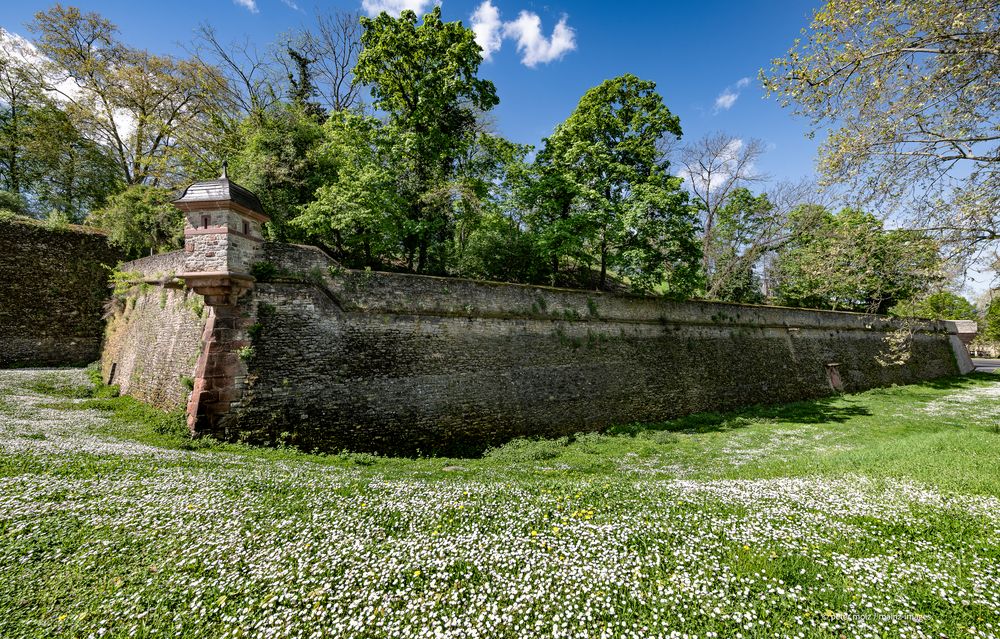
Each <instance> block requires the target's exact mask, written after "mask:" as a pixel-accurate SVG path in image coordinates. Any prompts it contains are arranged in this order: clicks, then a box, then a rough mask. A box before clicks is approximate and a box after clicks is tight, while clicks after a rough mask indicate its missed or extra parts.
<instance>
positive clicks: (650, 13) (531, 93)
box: [0, 0, 819, 179]
mask: <svg viewBox="0 0 1000 639" xmlns="http://www.w3.org/2000/svg"><path fill="white" fill-rule="evenodd" d="M307 2H308V0H294V1H293V0H172V1H171V2H167V3H159V2H157V3H153V2H149V3H146V2H136V1H135V0H132V1H124V0H78V1H77V2H68V3H66V4H72V5H74V6H77V7H79V8H81V9H82V10H84V11H96V12H98V13H101V14H102V15H104V16H105V17H107V18H109V19H111V20H112V21H113V22H115V23H116V24H117V25H118V26H119V28H120V29H121V34H122V38H123V39H124V40H125V41H126V42H128V43H129V44H131V45H133V46H140V47H145V48H148V49H150V50H152V51H155V52H157V53H176V54H181V53H183V50H182V48H181V47H182V45H183V44H184V43H187V42H190V40H191V39H192V37H193V32H194V29H195V28H196V27H197V26H198V25H199V24H200V23H208V24H211V25H213V26H214V27H215V28H216V29H217V30H218V32H219V35H220V36H221V39H222V40H223V41H228V40H231V39H241V38H243V37H249V38H250V39H252V40H253V41H254V42H256V43H257V44H259V45H261V46H262V47H263V46H265V45H267V44H268V43H271V42H273V41H274V40H275V39H276V37H277V36H278V35H279V34H280V33H282V32H284V31H287V30H289V29H292V28H294V27H296V26H298V25H301V24H303V23H305V24H309V23H311V16H312V14H313V13H314V11H315V10H316V9H320V10H327V9H338V8H339V9H351V10H360V11H364V10H365V7H364V6H363V4H364V3H367V5H368V8H369V9H372V8H375V7H376V6H377V5H393V4H395V5H397V6H399V5H405V4H410V5H421V4H423V6H425V7H427V6H431V5H430V2H428V1H427V0H424V2H421V0H341V1H338V2H321V3H317V4H307ZM490 2H491V5H490V6H491V7H492V8H493V9H495V11H494V12H492V13H490V12H486V13H484V14H481V15H486V16H490V15H492V16H493V17H494V18H495V19H496V20H495V22H496V24H497V26H498V27H499V30H498V31H496V33H497V35H498V36H499V37H500V49H499V50H497V51H494V52H492V55H491V56H490V59H489V60H488V61H486V62H484V64H483V65H482V67H481V69H480V75H481V76H482V77H485V78H488V79H490V80H492V81H493V82H494V83H495V84H496V86H497V91H498V93H499V95H500V106H499V107H497V109H496V110H495V123H496V126H497V128H498V129H499V131H500V132H501V133H502V134H504V135H506V136H507V137H509V138H511V139H513V140H515V141H518V142H527V143H532V144H537V143H538V142H539V141H540V140H541V138H542V137H544V136H545V135H547V134H549V133H550V132H551V131H552V128H553V127H554V126H555V125H556V124H557V123H559V122H561V121H562V120H564V119H565V118H566V117H567V116H568V115H569V114H570V112H571V111H572V110H573V108H574V106H575V105H576V103H577V101H578V100H579V99H580V96H581V95H582V94H583V93H584V92H585V91H586V90H587V89H588V88H590V87H592V86H595V85H597V84H598V83H600V82H601V81H603V80H605V79H607V78H611V77H614V76H616V75H620V74H622V73H626V72H628V73H634V74H636V75H638V76H639V77H641V78H643V79H649V80H653V81H655V82H656V83H657V86H658V89H659V91H660V93H661V94H662V95H663V97H664V100H665V102H666V104H667V106H668V107H669V108H670V109H671V111H673V112H674V113H675V114H677V115H679V116H680V118H681V126H682V127H683V129H684V140H689V141H693V140H695V139H697V138H699V137H701V136H702V135H704V134H706V133H709V132H713V131H724V132H726V133H730V134H733V135H736V136H739V137H741V138H752V137H756V138H761V139H762V140H764V141H765V142H766V143H767V145H768V149H769V150H768V152H767V154H766V155H765V157H764V158H763V159H762V160H761V162H760V163H759V165H758V166H759V168H760V170H762V171H764V172H766V173H769V174H770V175H772V176H773V177H775V178H791V179H795V178H799V177H802V176H807V175H811V174H812V172H813V167H814V162H815V155H816V147H817V144H818V140H815V141H814V140H809V139H808V138H807V137H806V133H807V132H808V125H807V123H806V122H804V121H802V120H801V119H798V118H794V117H793V116H792V115H791V113H790V112H789V111H788V110H786V109H782V108H781V107H780V106H779V105H778V104H777V102H776V101H775V100H773V99H770V100H768V99H764V98H763V92H762V90H761V88H760V84H759V82H758V81H757V73H758V70H759V69H760V68H762V67H768V66H769V63H770V60H771V59H772V58H774V57H776V56H779V55H782V54H783V53H784V52H785V51H787V49H788V47H789V46H790V45H791V44H792V41H793V40H794V38H796V37H797V36H798V35H799V32H800V30H801V29H802V28H803V27H805V26H807V24H808V22H809V18H810V16H811V14H812V11H813V9H814V8H815V7H817V6H818V5H819V1H818V0H811V1H810V0H771V1H756V2H752V1H746V2H735V1H730V2H697V1H696V2H690V1H687V2H671V1H661V2H656V1H648V2H619V3H609V2H606V1H602V2H596V1H581V0H572V1H570V0H551V1H549V2H533V1H532V0H490ZM52 4H53V3H52V2H38V1H24V0H21V1H19V2H4V3H2V4H0V26H2V27H3V28H5V29H7V30H8V31H12V32H15V33H19V34H22V35H25V36H28V35H29V34H28V32H27V29H26V28H25V23H27V22H28V21H30V20H31V17H32V15H33V14H34V13H35V12H36V11H39V10H43V9H47V8H49V7H50V6H52ZM482 4H483V0H444V1H443V3H442V13H443V15H444V17H445V19H447V20H462V21H463V22H465V24H466V25H471V23H472V20H471V17H472V15H473V13H475V12H476V11H477V9H479V8H480V7H481V6H482ZM296 7H299V8H296ZM522 12H527V15H522ZM535 16H537V18H536V17H535ZM480 22H482V21H480ZM560 22H562V24H563V27H561V29H560V31H559V33H558V35H557V37H556V39H555V40H552V38H553V31H554V30H555V29H556V27H557V25H558V24H559V23H560ZM535 24H537V25H538V26H537V28H534V30H533V27H534V25H535ZM484 29H485V27H484ZM504 33H506V37H503V34H504ZM519 38H520V42H521V43H522V44H524V45H525V46H526V47H529V49H523V48H522V49H521V50H519V49H518V44H519ZM570 45H571V46H570ZM547 57H553V59H551V60H547V59H546V58H547ZM525 62H528V63H529V64H532V63H533V66H529V65H528V64H525ZM744 78H748V79H749V80H748V81H744V82H742V83H741V82H740V81H741V80H742V79H744ZM743 85H745V86H743ZM723 94H728V96H729V97H728V98H723V99H722V100H721V101H720V104H721V105H723V106H725V105H727V104H728V108H722V106H718V107H717V106H716V103H717V100H719V98H720V96H723ZM733 96H736V97H735V99H734V98H733Z"/></svg>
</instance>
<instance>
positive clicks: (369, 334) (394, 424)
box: [216, 245, 959, 453]
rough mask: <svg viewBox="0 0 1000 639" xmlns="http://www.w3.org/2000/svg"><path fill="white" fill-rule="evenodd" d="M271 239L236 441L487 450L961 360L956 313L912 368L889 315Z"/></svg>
mask: <svg viewBox="0 0 1000 639" xmlns="http://www.w3.org/2000/svg"><path fill="white" fill-rule="evenodd" d="M264 251H265V255H264V259H265V260H267V261H269V262H270V263H271V264H272V265H273V266H274V267H275V269H274V270H275V272H276V273H277V276H276V277H275V278H273V280H272V281H270V282H259V283H258V284H257V286H256V288H255V290H254V292H253V298H252V300H251V301H248V308H247V313H248V314H251V315H254V316H255V317H256V321H255V323H254V324H253V325H252V327H251V330H250V331H249V332H250V333H251V335H250V336H249V337H250V338H251V339H252V342H253V351H252V357H251V358H250V359H249V361H248V375H247V377H246V380H245V384H244V388H245V393H244V395H243V398H242V402H241V403H240V405H239V408H238V410H237V411H235V412H234V414H233V416H232V418H231V419H230V420H229V421H228V424H227V429H226V432H222V433H216V434H217V435H220V436H225V437H244V438H251V439H258V440H261V441H274V440H277V439H284V440H290V441H292V442H295V443H297V444H299V445H302V446H304V447H306V448H313V447H316V448H321V449H326V450H337V449H341V448H349V449H353V450H373V451H380V452H396V453H414V452H418V451H420V452H424V453H431V452H470V451H471V452H475V451H477V450H482V449H483V448H484V447H486V446H490V445H494V444H498V443H501V442H503V441H505V440H508V439H510V438H512V437H516V436H557V435H564V434H571V433H575V432H581V431H593V430H600V429H602V428H605V427H607V426H608V425H611V424H615V423H625V422H654V421H659V420H664V419H669V418H672V417H676V416H679V415H683V414H686V413H691V412H697V411H707V410H725V409H731V408H736V407H740V406H746V405H750V404H758V403H777V402H785V401H791V400H799V399H806V398H814V397H821V396H824V395H829V394H831V393H832V392H834V390H835V387H836V388H838V389H839V388H842V389H843V390H846V391H859V390H864V389H867V388H872V387H875V386H886V385H890V384H903V383H910V382H916V381H921V380H926V379H931V378H935V377H939V376H944V375H952V374H956V373H957V372H959V369H958V365H957V363H956V356H955V354H954V352H953V350H952V345H951V343H950V339H949V338H950V335H949V334H948V327H947V326H946V325H945V324H944V323H940V322H923V323H921V324H919V326H918V330H917V332H916V333H915V334H914V338H913V343H912V348H911V351H910V358H909V360H908V361H907V362H906V363H905V364H904V365H889V366H884V365H882V364H880V363H879V362H878V357H879V356H880V354H882V353H883V351H884V350H885V348H886V345H885V341H884V339H883V338H884V337H885V335H886V332H887V331H888V330H893V329H894V328H896V325H895V324H893V323H892V322H891V321H889V320H887V319H885V318H872V317H870V316H865V315H858V314H851V313H834V312H816V311H805V310H798V309H786V308H773V307H755V306H738V305H730V304H715V303H705V302H684V303H677V302H668V301H664V300H660V299H653V298H642V297H629V296H616V295H609V294H601V293H594V292H585V291H569V290H562V289H552V288H545V287H535V286H518V285H510V284H497V283H490V282H474V281H466V280H457V279H447V278H435V277H423V276H413V275H402V274H391V273H376V272H362V271H345V270H342V269H339V268H338V267H337V266H336V265H335V264H333V263H332V261H331V260H329V259H328V258H326V257H325V256H324V255H323V254H322V253H321V252H319V251H317V250H315V249H306V248H304V247H300V248H296V247H290V246H283V247H278V246H273V245H271V246H267V247H265V249H264ZM297 265H302V266H297Z"/></svg>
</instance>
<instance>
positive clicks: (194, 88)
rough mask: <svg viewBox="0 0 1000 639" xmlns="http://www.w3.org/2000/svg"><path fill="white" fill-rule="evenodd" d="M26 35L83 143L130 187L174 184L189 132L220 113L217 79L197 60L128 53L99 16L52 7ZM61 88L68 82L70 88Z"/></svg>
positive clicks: (38, 16)
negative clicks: (46, 64)
mask: <svg viewBox="0 0 1000 639" xmlns="http://www.w3.org/2000/svg"><path fill="white" fill-rule="evenodd" d="M29 28H30V29H31V30H32V31H33V32H34V33H35V34H37V36H38V37H37V45H38V48H39V50H40V51H41V52H42V53H43V54H44V55H46V56H47V57H48V58H49V60H50V61H51V63H52V64H51V66H50V68H49V70H48V71H49V75H50V76H51V77H53V78H54V79H55V80H56V81H60V80H61V81H62V82H54V83H52V84H51V85H50V87H49V88H50V89H52V90H55V91H58V92H60V93H61V94H62V99H64V100H65V101H66V103H67V107H66V110H67V113H68V114H69V115H70V117H71V118H72V119H73V121H74V123H75V124H76V126H77V128H79V129H80V130H81V131H83V132H84V134H85V135H87V137H88V138H90V139H93V140H95V141H97V142H98V143H100V144H101V145H102V146H104V147H105V148H106V149H107V150H108V152H109V153H110V155H111V156H112V157H114V159H115V163H116V166H117V168H118V170H119V171H120V175H121V178H122V180H123V181H124V182H125V183H127V184H143V183H150V184H158V183H164V184H171V183H173V182H176V181H178V180H179V179H180V177H179V176H178V175H177V170H178V168H177V165H178V163H179V160H178V158H177V156H178V154H180V153H183V152H184V148H183V147H184V144H185V143H187V142H188V141H189V138H188V137H187V136H186V134H187V132H188V131H189V130H191V129H195V128H197V127H198V126H199V124H201V121H202V120H203V119H204V118H205V117H207V116H208V115H209V114H210V113H212V112H214V111H215V109H216V108H217V106H218V100H217V98H216V95H215V93H214V92H213V91H212V88H214V87H217V86H218V84H219V81H218V78H217V77H216V76H217V75H218V72H217V71H216V70H215V69H212V68H209V67H206V66H205V65H203V64H201V63H199V62H198V61H197V60H179V59H175V58H172V57H169V56H158V55H153V54H151V53H149V52H148V51H145V50H142V49H135V48H131V47H128V46H126V45H125V44H124V43H122V42H121V41H120V40H119V39H118V30H117V27H116V26H115V25H114V24H112V23H111V22H110V21H108V20H107V19H106V18H103V17H102V16H100V15H98V14H96V13H87V14H82V13H81V12H80V10H79V9H77V8H75V7H64V6H62V5H60V4H56V5H55V6H54V7H52V8H51V9H49V10H48V11H40V12H38V13H36V14H35V20H34V22H33V23H32V24H31V25H29ZM66 80H71V81H72V82H71V83H70V84H69V86H72V87H75V88H62V87H65V86H67V83H66V82H65V81H66Z"/></svg>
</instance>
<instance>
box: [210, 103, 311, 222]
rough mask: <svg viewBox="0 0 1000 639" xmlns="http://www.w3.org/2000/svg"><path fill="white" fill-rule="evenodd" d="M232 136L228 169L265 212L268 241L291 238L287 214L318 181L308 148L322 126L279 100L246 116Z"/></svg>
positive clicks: (308, 195) (305, 199) (306, 199)
mask: <svg viewBox="0 0 1000 639" xmlns="http://www.w3.org/2000/svg"><path fill="white" fill-rule="evenodd" d="M236 138H237V139H238V140H239V141H240V144H239V147H238V148H237V149H236V150H235V154H234V155H233V157H232V161H231V163H230V171H231V173H232V175H233V177H234V179H236V180H237V181H238V182H239V183H240V184H241V185H243V186H245V187H246V188H248V189H250V190H251V191H253V192H254V193H256V194H257V196H258V197H259V198H260V201H261V204H262V205H263V207H264V210H265V211H266V212H267V213H268V215H269V216H270V217H271V221H270V223H268V224H267V225H266V226H265V233H266V234H267V236H268V237H269V238H270V239H274V240H291V239H295V238H296V237H297V235H296V233H297V230H296V229H295V228H294V227H290V226H289V218H290V217H294V215H295V214H296V212H297V211H298V210H299V209H300V207H302V206H305V205H306V204H308V203H309V202H310V201H312V199H313V193H314V192H315V191H316V189H317V188H318V187H319V186H320V184H321V182H320V179H321V177H322V174H321V173H320V171H319V170H318V168H317V166H316V164H315V159H314V158H315V156H314V151H315V149H316V147H317V146H318V145H319V144H320V143H321V142H322V140H323V127H322V125H321V124H320V123H318V122H317V121H316V119H315V118H314V117H313V116H312V115H310V114H309V113H307V112H306V111H305V110H304V109H303V108H302V107H300V106H298V105H295V104H279V105H276V106H275V107H273V108H271V109H269V110H267V111H266V112H263V113H260V114H257V115H254V116H252V117H247V118H246V119H245V120H244V121H243V122H242V123H241V124H240V125H239V129H238V133H237V135H236Z"/></svg>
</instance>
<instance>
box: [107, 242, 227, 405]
mask: <svg viewBox="0 0 1000 639" xmlns="http://www.w3.org/2000/svg"><path fill="white" fill-rule="evenodd" d="M183 262H184V252H183V251H174V252H172V253H163V254H160V255H154V256H151V257H147V258H143V259H140V260H135V261H134V262H126V263H125V264H123V265H122V267H121V269H122V271H124V272H126V273H137V274H139V275H140V276H141V277H140V278H138V279H139V280H140V281H139V282H138V283H137V284H135V285H134V286H133V287H132V288H131V289H130V290H128V291H127V292H123V293H122V294H121V295H120V297H119V298H118V299H117V300H116V303H115V304H114V306H113V309H114V310H113V312H112V314H111V315H110V316H109V317H108V322H107V330H106V334H105V343H104V353H103V356H102V358H101V369H102V373H103V377H104V381H106V382H109V383H111V384H118V385H119V387H120V388H121V391H122V393H124V394H127V395H132V396H133V397H135V398H137V399H140V400H142V401H144V402H147V403H149V404H152V405H153V406H156V407H158V408H162V409H164V410H177V409H182V408H184V406H185V404H186V402H187V397H188V393H189V391H190V388H189V387H190V384H191V377H192V375H193V373H194V367H195V362H196V361H197V359H198V355H199V354H200V353H201V349H202V332H203V330H204V327H205V322H206V318H207V317H208V313H209V309H208V308H207V307H205V304H204V300H203V299H202V297H201V296H200V295H197V294H196V293H194V292H193V291H190V290H187V289H185V288H183V286H182V285H181V284H180V283H178V282H176V281H175V280H174V279H173V275H174V274H175V273H177V272H178V271H179V270H180V267H181V266H182V265H183ZM142 280H145V281H142Z"/></svg>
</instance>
